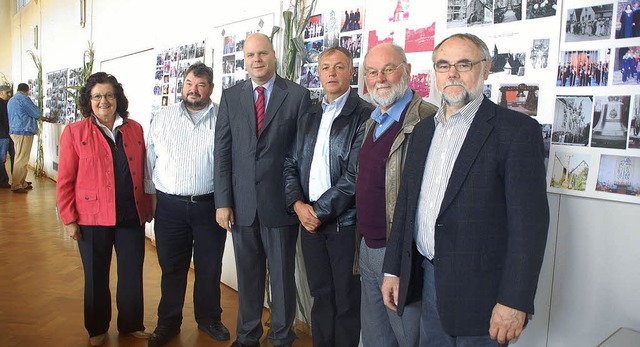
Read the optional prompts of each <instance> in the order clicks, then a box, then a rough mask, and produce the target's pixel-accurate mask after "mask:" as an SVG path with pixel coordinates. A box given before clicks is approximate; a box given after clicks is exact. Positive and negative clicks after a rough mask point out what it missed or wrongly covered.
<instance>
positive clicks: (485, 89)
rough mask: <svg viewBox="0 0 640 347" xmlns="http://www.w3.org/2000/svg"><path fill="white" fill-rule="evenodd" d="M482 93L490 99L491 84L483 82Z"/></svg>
mask: <svg viewBox="0 0 640 347" xmlns="http://www.w3.org/2000/svg"><path fill="white" fill-rule="evenodd" d="M482 94H484V96H486V97H487V98H488V99H491V84H485V85H484V86H483V87H482Z"/></svg>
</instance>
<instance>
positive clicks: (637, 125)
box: [627, 95, 640, 149]
mask: <svg viewBox="0 0 640 347" xmlns="http://www.w3.org/2000/svg"><path fill="white" fill-rule="evenodd" d="M633 100H634V101H633V108H632V111H631V116H630V118H631V122H630V123H629V144H628V146H627V148H631V149H640V95H636V96H635V97H634V98H633Z"/></svg>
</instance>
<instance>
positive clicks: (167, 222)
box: [154, 192, 227, 329]
mask: <svg viewBox="0 0 640 347" xmlns="http://www.w3.org/2000/svg"><path fill="white" fill-rule="evenodd" d="M156 196H157V201H158V203H157V205H156V214H155V224H154V229H155V235H156V248H157V251H158V262H159V263H160V268H161V269H162V281H161V284H160V288H161V294H162V297H161V299H160V304H159V305H158V326H161V327H165V328H170V329H176V328H179V327H180V325H181V324H182V308H183V306H184V298H185V292H186V290H187V274H188V272H189V266H190V264H191V257H192V255H193V262H194V268H195V282H194V288H193V310H194V313H195V319H196V322H197V323H198V324H199V325H208V324H210V323H211V322H212V321H215V320H220V316H221V314H222V308H221V307H220V274H221V272H222V254H223V253H224V245H225V241H226V239H227V231H226V230H224V229H222V228H221V227H220V226H219V225H218V223H216V216H215V214H216V212H215V211H216V210H215V205H214V201H213V199H211V200H208V201H199V202H189V201H183V200H177V199H175V198H172V197H171V196H169V195H166V194H163V193H161V192H158V193H157V195H156Z"/></svg>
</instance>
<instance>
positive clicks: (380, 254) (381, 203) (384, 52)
mask: <svg viewBox="0 0 640 347" xmlns="http://www.w3.org/2000/svg"><path fill="white" fill-rule="evenodd" d="M364 74H365V78H366V83H367V88H368V89H369V95H370V96H371V100H372V101H373V103H374V104H376V105H377V107H376V109H375V110H374V111H373V113H372V114H371V118H370V119H369V120H367V123H366V130H365V134H364V139H363V141H362V149H361V150H360V154H359V158H358V176H357V177H358V178H357V181H356V214H357V216H358V219H357V235H358V239H357V241H356V252H359V254H358V253H356V254H358V255H357V256H356V264H355V265H356V266H359V271H360V276H361V283H362V295H361V296H362V304H361V309H362V311H361V321H362V342H363V344H364V345H365V346H367V347H370V346H381V347H388V346H409V347H411V346H417V345H418V337H419V335H420V330H419V323H420V305H419V303H418V302H415V303H413V304H411V305H409V307H408V308H407V310H405V311H404V314H403V315H402V316H398V315H397V314H396V313H395V312H393V311H391V310H388V309H386V308H385V306H384V303H383V301H382V296H381V294H380V286H381V285H382V278H383V274H382V261H383V259H384V254H385V249H386V245H387V238H388V237H389V232H390V231H391V225H393V211H394V208H395V205H396V197H397V195H398V189H399V188H400V177H401V175H402V170H403V166H404V160H405V156H406V154H407V147H408V144H409V139H410V138H411V137H412V136H413V135H412V133H413V127H414V126H415V124H416V123H418V121H419V120H420V119H423V118H426V117H431V116H432V115H433V114H435V113H436V111H437V107H435V106H434V105H432V104H430V103H428V102H425V101H423V100H422V98H421V97H420V95H418V93H416V92H414V91H413V90H411V89H410V88H409V76H410V75H411V64H409V63H408V62H407V57H406V55H405V52H404V50H403V49H402V48H401V47H399V46H397V45H394V44H389V43H383V44H379V45H377V46H375V47H373V48H371V49H370V50H369V52H368V53H367V55H366V56H365V58H364ZM418 301H419V300H418Z"/></svg>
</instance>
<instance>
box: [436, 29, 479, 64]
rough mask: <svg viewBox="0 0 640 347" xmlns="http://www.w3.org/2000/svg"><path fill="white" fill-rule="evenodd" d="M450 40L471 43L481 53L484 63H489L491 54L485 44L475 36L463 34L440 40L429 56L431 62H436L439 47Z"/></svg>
mask: <svg viewBox="0 0 640 347" xmlns="http://www.w3.org/2000/svg"><path fill="white" fill-rule="evenodd" d="M450 39H461V40H467V41H471V43H473V44H474V45H475V46H476V48H478V49H479V50H480V53H482V59H485V60H486V61H488V62H490V61H491V53H489V48H488V47H487V44H486V43H484V41H482V39H481V38H479V37H477V36H476V35H473V34H468V33H464V34H462V33H461V34H453V35H451V36H449V37H447V38H446V39H444V40H442V41H441V42H440V43H439V44H438V45H437V46H436V47H435V48H434V49H433V54H432V55H431V59H432V60H433V62H434V63H435V62H436V55H437V53H438V50H439V49H440V47H441V46H442V44H443V43H445V42H447V41H448V40H450Z"/></svg>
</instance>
